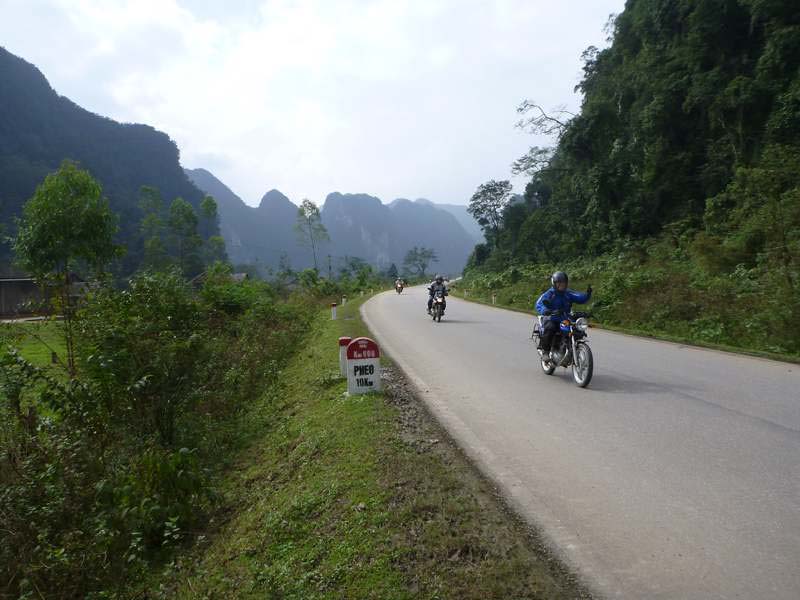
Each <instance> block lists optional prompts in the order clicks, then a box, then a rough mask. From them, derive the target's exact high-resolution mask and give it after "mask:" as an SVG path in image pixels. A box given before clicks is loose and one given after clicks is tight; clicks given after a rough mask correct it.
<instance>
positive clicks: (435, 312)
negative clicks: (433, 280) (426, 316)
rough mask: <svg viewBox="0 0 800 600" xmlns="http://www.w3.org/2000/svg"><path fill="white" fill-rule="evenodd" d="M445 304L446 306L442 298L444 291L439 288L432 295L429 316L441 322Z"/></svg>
mask: <svg viewBox="0 0 800 600" xmlns="http://www.w3.org/2000/svg"><path fill="white" fill-rule="evenodd" d="M445 306H447V302H446V301H445V299H444V292H443V291H442V290H439V291H437V292H436V293H435V294H434V295H433V304H432V306H431V316H433V320H434V321H438V322H439V323H441V322H442V315H443V314H444V309H445Z"/></svg>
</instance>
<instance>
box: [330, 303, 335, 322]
mask: <svg viewBox="0 0 800 600" xmlns="http://www.w3.org/2000/svg"><path fill="white" fill-rule="evenodd" d="M331 320H332V321H335V320H336V302H331Z"/></svg>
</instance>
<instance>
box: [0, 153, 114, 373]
mask: <svg viewBox="0 0 800 600" xmlns="http://www.w3.org/2000/svg"><path fill="white" fill-rule="evenodd" d="M17 225H18V233H17V237H16V239H15V240H14V251H15V252H16V255H17V260H18V261H19V263H20V264H21V266H22V267H23V268H24V269H26V270H27V271H29V272H31V273H33V274H34V276H35V277H36V278H37V279H38V280H39V281H40V282H41V283H42V284H43V285H48V284H53V283H55V284H56V285H57V287H58V289H59V290H60V294H59V296H60V298H59V299H60V302H61V306H60V309H61V311H62V313H63V315H64V331H65V338H66V347H67V367H68V369H69V373H70V376H73V377H74V375H75V346H74V337H73V331H72V320H73V308H74V307H73V302H72V298H71V294H70V287H71V286H70V284H71V278H70V273H71V272H72V271H73V270H74V269H75V268H76V267H78V266H79V265H85V266H87V267H89V268H91V269H93V270H94V272H95V274H97V275H98V276H99V275H101V274H102V272H103V269H104V268H105V267H106V266H107V264H108V263H109V262H110V261H111V260H112V259H114V258H116V257H119V256H121V255H122V253H123V250H122V248H121V247H120V246H118V245H116V244H115V243H114V236H115V235H116V233H117V231H118V225H117V217H116V215H115V214H114V213H112V212H111V209H110V208H109V206H108V201H107V200H106V199H105V198H103V197H102V189H101V187H100V184H99V183H98V182H97V181H95V179H94V178H93V177H92V176H91V175H90V174H89V172H88V171H85V170H82V169H80V168H78V165H77V164H75V163H74V162H71V161H68V160H65V161H64V162H63V163H62V164H61V168H60V169H59V170H58V171H57V172H55V173H51V174H50V175H48V176H47V177H45V180H44V182H42V184H40V185H39V187H37V188H36V192H35V193H34V195H33V198H31V199H30V200H28V202H27V203H26V204H25V206H24V207H23V211H22V218H21V219H19V221H18V223H17Z"/></svg>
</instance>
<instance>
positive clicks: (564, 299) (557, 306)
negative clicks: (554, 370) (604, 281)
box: [536, 271, 592, 357]
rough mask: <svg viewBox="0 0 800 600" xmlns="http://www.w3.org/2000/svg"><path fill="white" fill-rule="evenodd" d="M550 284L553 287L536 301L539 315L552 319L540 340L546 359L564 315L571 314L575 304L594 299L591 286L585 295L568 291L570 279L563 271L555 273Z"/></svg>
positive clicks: (547, 322) (546, 322) (545, 327)
mask: <svg viewBox="0 0 800 600" xmlns="http://www.w3.org/2000/svg"><path fill="white" fill-rule="evenodd" d="M550 283H551V284H552V285H553V287H551V288H550V289H549V290H547V291H546V292H545V293H544V294H542V295H541V296H539V299H538V300H537V301H536V310H537V311H538V312H539V314H540V315H546V316H549V317H550V318H549V319H547V320H546V321H545V323H544V330H543V331H542V335H541V338H540V340H539V349H540V350H542V351H543V352H544V355H545V357H549V354H550V348H551V346H552V345H553V337H554V336H555V335H556V332H558V328H559V323H560V322H561V319H562V318H563V315H564V314H565V313H566V314H569V313H570V311H571V310H572V304H573V303H575V304H584V303H586V302H588V301H589V299H590V298H591V297H592V286H591V285H590V286H589V288H588V289H587V290H586V293H585V294H584V293H581V292H576V291H574V290H570V289H567V285H568V284H569V277H567V274H566V273H564V272H563V271H556V272H555V273H553V276H552V277H551V278H550Z"/></svg>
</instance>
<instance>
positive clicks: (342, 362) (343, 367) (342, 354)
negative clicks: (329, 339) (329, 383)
mask: <svg viewBox="0 0 800 600" xmlns="http://www.w3.org/2000/svg"><path fill="white" fill-rule="evenodd" d="M352 341H353V338H349V337H340V338H339V371H340V372H341V373H342V377H347V346H348V345H349V344H350V342H352Z"/></svg>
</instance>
